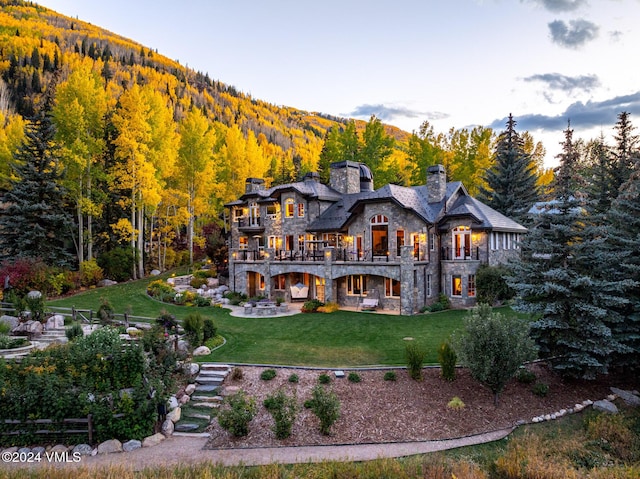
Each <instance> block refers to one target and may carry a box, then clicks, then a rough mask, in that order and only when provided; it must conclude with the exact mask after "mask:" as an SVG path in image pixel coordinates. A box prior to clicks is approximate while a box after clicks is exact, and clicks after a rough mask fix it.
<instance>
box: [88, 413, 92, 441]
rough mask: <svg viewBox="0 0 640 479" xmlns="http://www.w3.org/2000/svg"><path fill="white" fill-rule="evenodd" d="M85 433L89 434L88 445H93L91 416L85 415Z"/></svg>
mask: <svg viewBox="0 0 640 479" xmlns="http://www.w3.org/2000/svg"><path fill="white" fill-rule="evenodd" d="M87 433H88V434H89V444H93V416H92V415H91V414H88V415H87Z"/></svg>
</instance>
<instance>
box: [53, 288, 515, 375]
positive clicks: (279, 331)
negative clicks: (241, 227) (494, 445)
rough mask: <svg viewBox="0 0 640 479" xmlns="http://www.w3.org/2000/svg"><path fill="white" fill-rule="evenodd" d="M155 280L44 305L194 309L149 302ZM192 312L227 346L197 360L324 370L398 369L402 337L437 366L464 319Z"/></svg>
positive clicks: (140, 312) (451, 313) (459, 315)
mask: <svg viewBox="0 0 640 479" xmlns="http://www.w3.org/2000/svg"><path fill="white" fill-rule="evenodd" d="M165 277H166V276H165ZM155 279H157V278H152V279H149V278H147V279H143V280H138V281H130V282H127V283H122V284H117V285H114V286H109V287H106V288H100V289H93V290H89V291H86V292H83V293H80V294H77V295H75V296H72V297H68V298H63V299H58V300H55V301H49V302H48V305H50V306H61V307H72V306H74V307H76V308H83V309H93V310H94V311H97V310H98V308H99V307H100V303H101V298H106V299H108V300H109V302H110V303H111V305H112V306H113V307H114V310H115V312H116V313H124V312H125V311H128V312H129V313H130V314H132V315H135V316H147V317H151V318H155V317H157V316H159V315H160V312H161V311H163V310H164V311H167V312H169V313H171V314H173V315H175V316H176V318H178V319H182V318H184V317H185V316H186V315H187V314H189V313H190V312H193V311H194V309H195V308H194V307H184V306H177V305H173V304H165V303H161V302H158V301H156V300H154V299H152V298H150V297H149V296H147V294H146V286H147V284H148V283H149V282H150V281H153V280H155ZM196 310H197V311H198V312H200V313H201V314H202V315H203V316H205V317H210V318H212V319H213V320H214V321H215V323H216V325H217V326H218V331H219V334H221V335H222V336H224V337H225V339H226V340H227V344H226V345H225V346H223V347H221V348H219V349H217V350H215V351H214V352H213V353H212V354H211V355H210V356H205V357H202V358H201V360H203V361H222V362H230V363H252V364H279V365H296V366H322V367H356V366H372V365H388V366H398V365H404V364H406V361H405V357H404V354H405V344H406V342H407V340H408V339H406V338H413V341H416V342H417V343H418V344H420V345H421V346H422V347H423V348H424V349H425V350H426V351H427V352H428V355H427V358H426V361H425V362H426V363H436V362H437V348H438V346H439V345H440V344H441V343H442V341H444V340H446V339H447V338H448V337H449V336H450V335H451V333H452V332H453V331H454V330H455V329H457V328H459V327H460V326H461V325H462V321H463V318H464V316H465V314H466V311H462V310H448V311H442V312H439V313H430V314H422V315H416V316H397V315H384V314H371V313H362V312H352V311H336V312H334V313H330V314H326V313H313V314H304V313H303V314H298V315H294V316H286V317H276V318H267V317H256V318H239V317H233V316H231V315H230V314H229V310H228V309H224V308H219V307H203V308H197V309H196ZM506 311H510V310H509V309H508V308H506Z"/></svg>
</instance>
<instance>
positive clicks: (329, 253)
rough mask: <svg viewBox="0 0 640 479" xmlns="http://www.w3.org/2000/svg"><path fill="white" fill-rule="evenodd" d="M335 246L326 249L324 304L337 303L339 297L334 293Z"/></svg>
mask: <svg viewBox="0 0 640 479" xmlns="http://www.w3.org/2000/svg"><path fill="white" fill-rule="evenodd" d="M332 269H333V246H327V247H325V248H324V302H325V303H327V302H329V301H333V302H336V301H337V297H336V296H335V295H334V292H333V279H331V277H332V274H331V273H332Z"/></svg>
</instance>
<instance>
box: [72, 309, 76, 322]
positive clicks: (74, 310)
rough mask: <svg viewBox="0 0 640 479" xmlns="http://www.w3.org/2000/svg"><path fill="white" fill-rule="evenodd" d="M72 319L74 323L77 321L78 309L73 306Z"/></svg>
mask: <svg viewBox="0 0 640 479" xmlns="http://www.w3.org/2000/svg"><path fill="white" fill-rule="evenodd" d="M71 319H73V321H74V322H75V320H76V307H75V306H71Z"/></svg>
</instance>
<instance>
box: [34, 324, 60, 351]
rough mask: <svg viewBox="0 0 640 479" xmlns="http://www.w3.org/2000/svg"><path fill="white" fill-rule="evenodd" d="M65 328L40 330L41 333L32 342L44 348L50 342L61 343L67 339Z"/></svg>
mask: <svg viewBox="0 0 640 479" xmlns="http://www.w3.org/2000/svg"><path fill="white" fill-rule="evenodd" d="M65 332H66V329H65V328H50V329H45V330H44V331H42V334H41V335H40V336H39V337H38V338H37V339H35V340H34V341H33V342H34V343H37V348H38V349H45V348H47V347H48V346H50V345H51V344H61V343H66V342H67V341H68V339H67V336H66V333H65Z"/></svg>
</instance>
